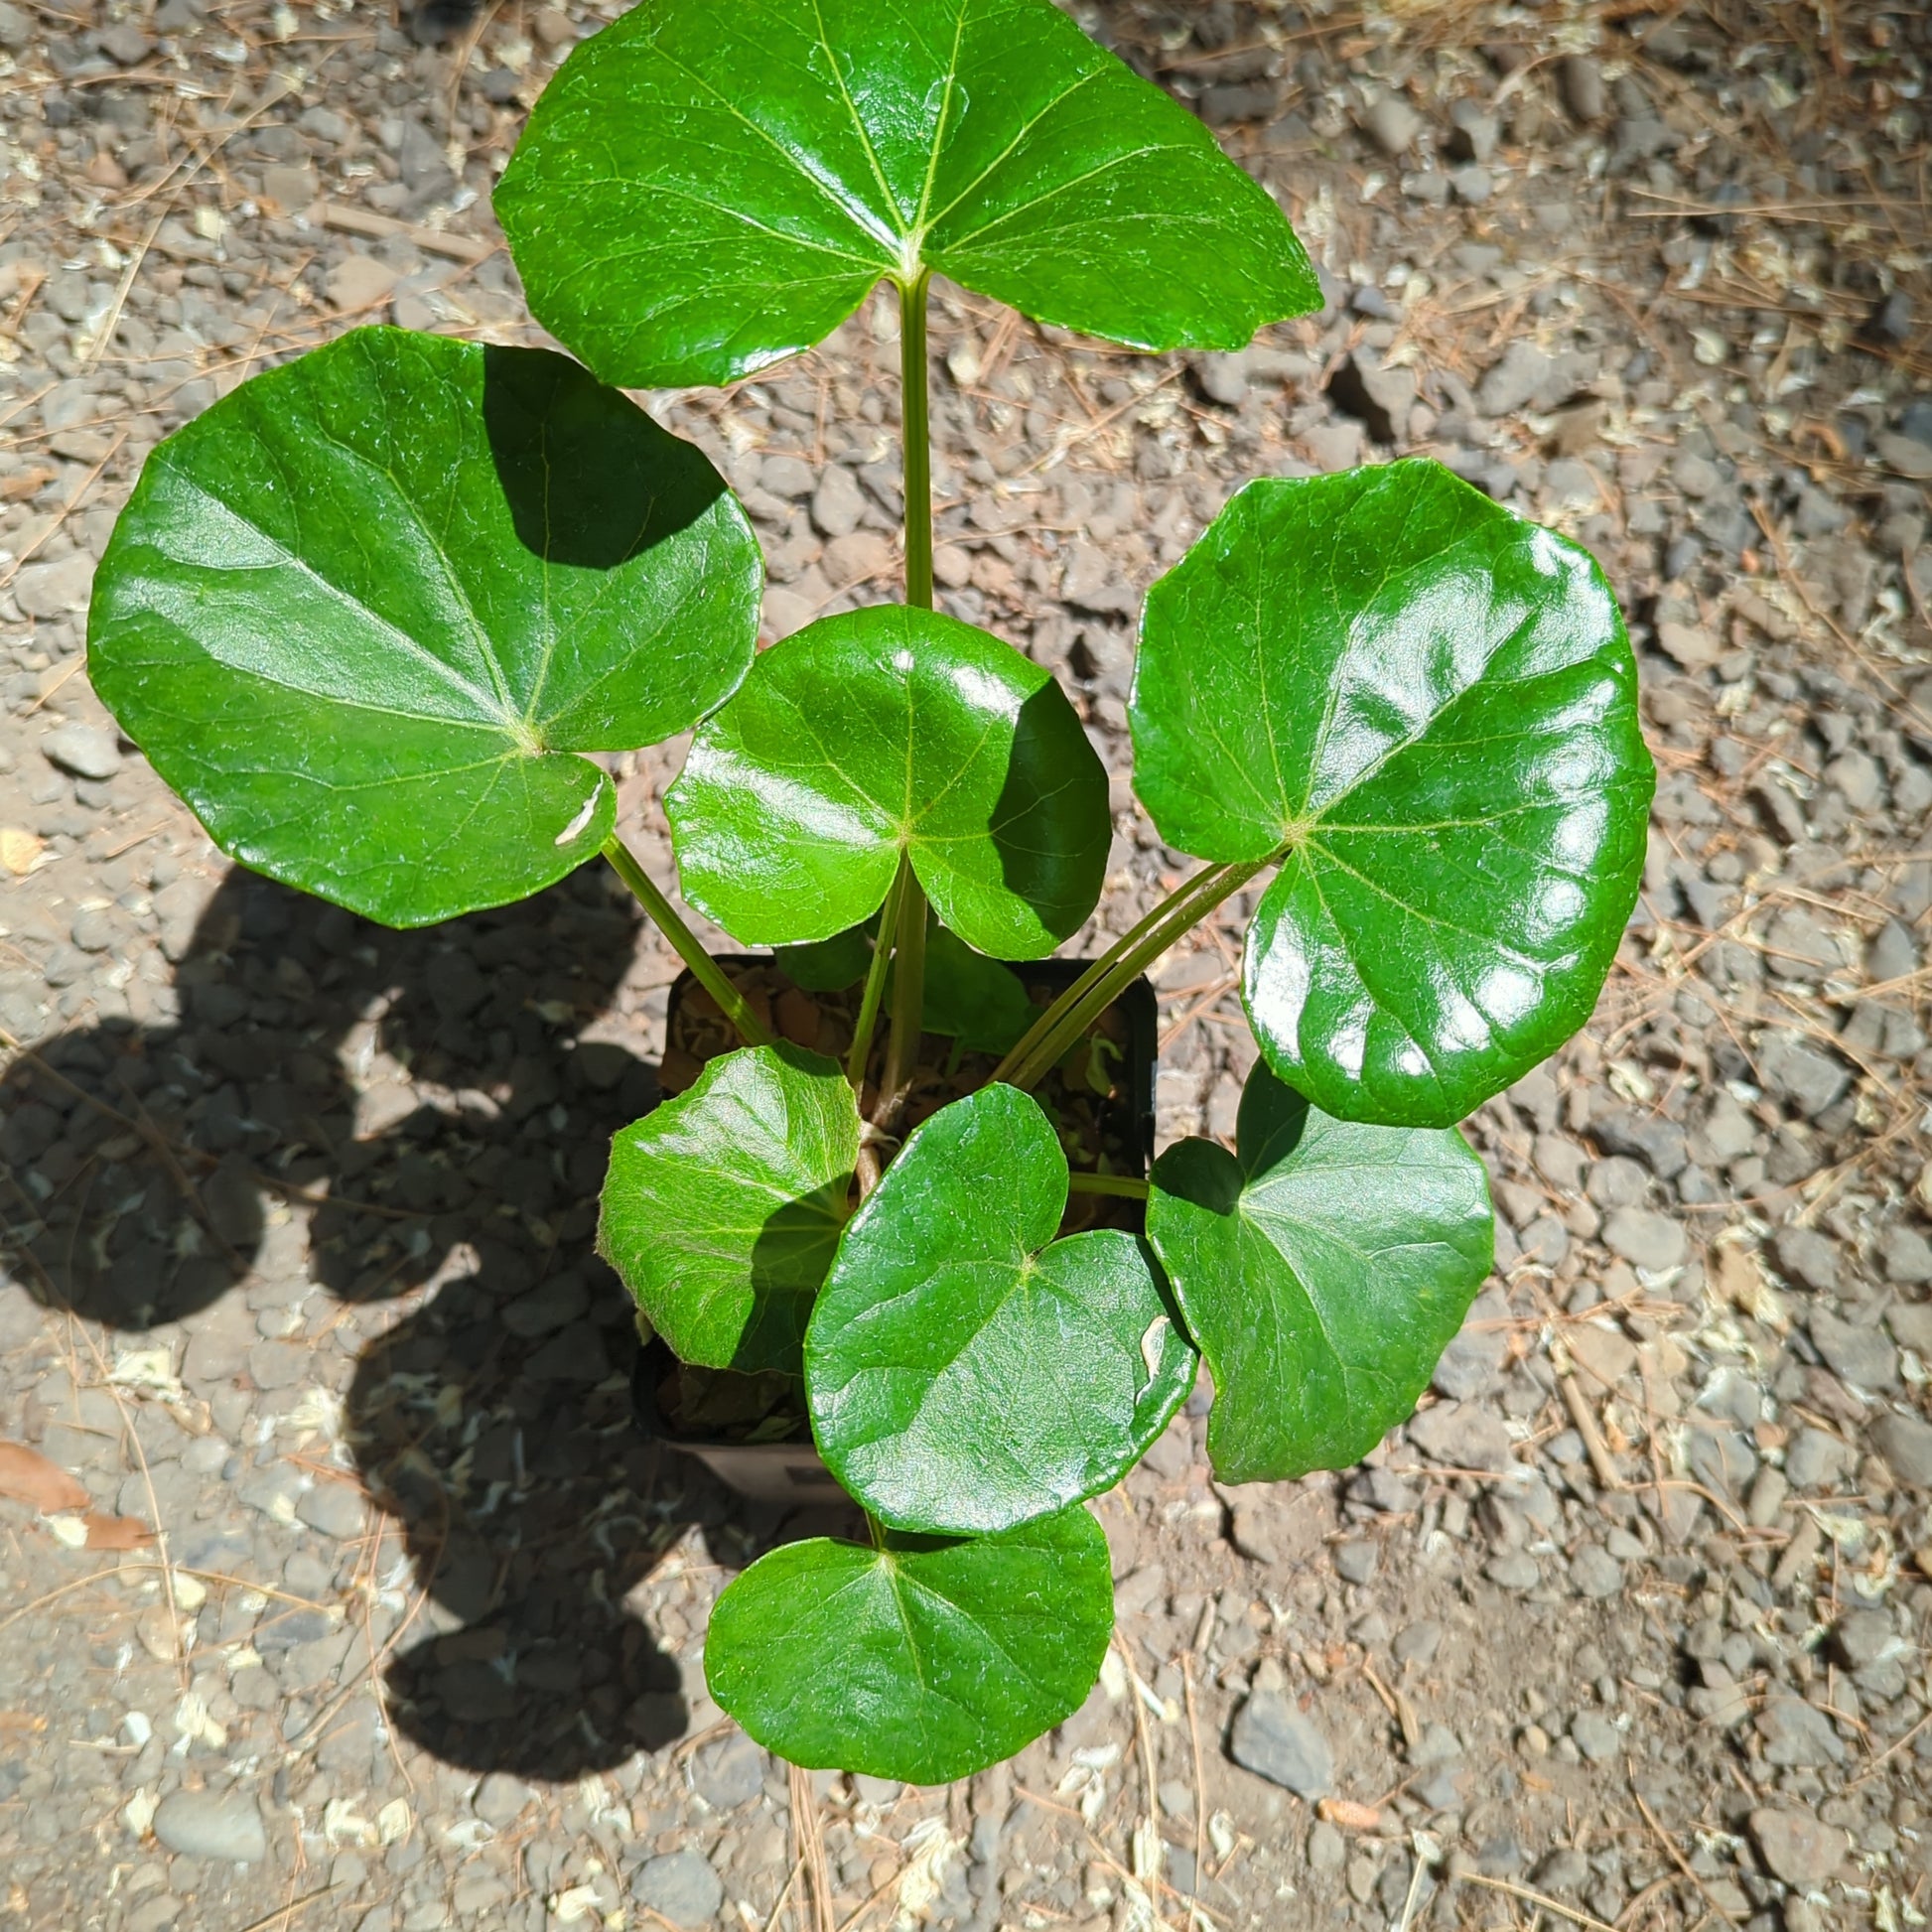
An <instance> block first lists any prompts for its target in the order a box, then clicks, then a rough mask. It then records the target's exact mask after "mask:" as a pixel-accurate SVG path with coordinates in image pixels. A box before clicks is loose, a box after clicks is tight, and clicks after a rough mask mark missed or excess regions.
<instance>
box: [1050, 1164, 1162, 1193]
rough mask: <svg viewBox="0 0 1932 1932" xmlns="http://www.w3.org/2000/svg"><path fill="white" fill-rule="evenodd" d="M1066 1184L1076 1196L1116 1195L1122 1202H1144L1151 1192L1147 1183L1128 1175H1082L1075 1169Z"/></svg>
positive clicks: (1067, 1178) (1068, 1176)
mask: <svg viewBox="0 0 1932 1932" xmlns="http://www.w3.org/2000/svg"><path fill="white" fill-rule="evenodd" d="M1066 1184H1067V1186H1068V1187H1069V1188H1070V1189H1071V1190H1072V1191H1073V1192H1074V1193H1076V1194H1118V1195H1119V1196H1120V1197H1121V1198H1122V1199H1123V1200H1146V1199H1147V1197H1148V1194H1149V1192H1150V1191H1151V1189H1150V1185H1149V1183H1148V1182H1147V1181H1145V1180H1136V1179H1135V1178H1134V1176H1133V1175H1132V1174H1130V1173H1080V1172H1079V1170H1078V1169H1077V1168H1076V1169H1075V1170H1074V1172H1073V1173H1070V1174H1068V1175H1067V1177H1066Z"/></svg>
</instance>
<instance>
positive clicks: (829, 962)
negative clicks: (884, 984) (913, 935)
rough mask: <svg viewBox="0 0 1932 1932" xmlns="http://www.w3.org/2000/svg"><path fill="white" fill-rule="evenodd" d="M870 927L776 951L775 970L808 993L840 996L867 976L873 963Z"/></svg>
mask: <svg viewBox="0 0 1932 1932" xmlns="http://www.w3.org/2000/svg"><path fill="white" fill-rule="evenodd" d="M873 937H874V933H873V928H872V927H871V926H869V925H855V926H848V927H847V928H846V930H845V931H843V932H835V933H833V935H832V936H831V938H829V939H813V940H811V941H809V942H808V943H807V944H805V945H802V946H779V947H778V948H777V949H776V956H777V962H778V970H779V971H780V972H781V973H783V974H784V976H785V978H786V979H788V980H789V981H790V982H791V983H792V985H793V986H802V987H803V988H804V989H805V991H806V992H807V993H843V992H844V991H845V989H846V988H847V987H848V986H852V985H855V984H856V983H857V982H858V981H860V980H862V979H864V978H865V976H866V968H867V967H868V966H870V965H871V964H872V942H873Z"/></svg>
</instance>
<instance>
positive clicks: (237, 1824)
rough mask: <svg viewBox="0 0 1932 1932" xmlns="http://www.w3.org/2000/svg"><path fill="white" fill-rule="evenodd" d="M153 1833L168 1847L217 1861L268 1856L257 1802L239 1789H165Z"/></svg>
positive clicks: (240, 1861)
mask: <svg viewBox="0 0 1932 1932" xmlns="http://www.w3.org/2000/svg"><path fill="white" fill-rule="evenodd" d="M154 1835H155V1837H156V1838H158V1839H159V1840H160V1841H161V1842H162V1844H163V1845H165V1846H166V1847H167V1848H168V1850H169V1851H171V1852H179V1853H182V1854H183V1855H184V1856H186V1857H188V1858H191V1859H210V1860H213V1861H215V1862H216V1863H222V1864H259V1863H261V1861H262V1860H263V1859H265V1858H267V1856H268V1834H267V1832H266V1831H265V1830H264V1829H263V1827H262V1815H261V1807H260V1806H259V1805H257V1804H256V1803H255V1801H254V1799H253V1798H251V1797H249V1796H248V1795H247V1794H246V1793H245V1792H240V1791H171V1792H169V1794H168V1795H167V1796H166V1797H165V1798H163V1799H162V1801H161V1802H160V1804H159V1805H157V1806H156V1807H155V1813H154Z"/></svg>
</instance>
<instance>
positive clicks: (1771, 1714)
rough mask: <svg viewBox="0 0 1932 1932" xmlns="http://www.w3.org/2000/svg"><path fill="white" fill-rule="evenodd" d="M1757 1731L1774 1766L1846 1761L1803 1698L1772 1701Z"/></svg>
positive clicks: (1820, 1715)
mask: <svg viewBox="0 0 1932 1932" xmlns="http://www.w3.org/2000/svg"><path fill="white" fill-rule="evenodd" d="M1928 1433H1932V1432H1928ZM1757 1731H1758V1735H1759V1736H1760V1737H1762V1738H1763V1739H1764V1755H1765V1757H1766V1759H1767V1760H1768V1761H1769V1762H1770V1763H1772V1764H1776V1765H1779V1766H1783V1767H1795V1768H1798V1769H1803V1770H1819V1769H1822V1768H1823V1767H1824V1766H1825V1765H1827V1764H1843V1763H1844V1762H1845V1746H1844V1744H1843V1743H1842V1742H1841V1741H1840V1740H1839V1734H1838V1731H1837V1729H1836V1727H1835V1726H1834V1725H1833V1723H1832V1721H1831V1719H1830V1718H1828V1717H1827V1716H1826V1715H1825V1714H1824V1712H1822V1711H1821V1710H1819V1709H1818V1707H1817V1706H1816V1705H1813V1704H1807V1703H1805V1702H1804V1700H1803V1699H1802V1698H1794V1697H1774V1698H1772V1699H1771V1700H1770V1702H1769V1703H1767V1704H1766V1705H1765V1707H1764V1709H1763V1710H1762V1711H1760V1712H1759V1713H1758V1714H1757Z"/></svg>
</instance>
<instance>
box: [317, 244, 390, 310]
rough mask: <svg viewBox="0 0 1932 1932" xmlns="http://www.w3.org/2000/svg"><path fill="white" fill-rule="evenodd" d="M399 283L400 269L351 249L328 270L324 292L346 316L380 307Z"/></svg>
mask: <svg viewBox="0 0 1932 1932" xmlns="http://www.w3.org/2000/svg"><path fill="white" fill-rule="evenodd" d="M401 280H402V270H401V269H399V268H395V267H392V266H391V265H390V264H389V263H388V262H385V261H378V260H377V259H376V258H375V257H374V256H373V255H363V254H358V253H356V252H355V251H354V250H352V249H351V250H350V252H349V253H347V254H346V255H345V256H344V257H343V258H342V260H341V261H339V262H338V263H337V264H336V266H335V267H334V268H332V269H331V270H330V271H329V273H328V276H327V277H326V278H325V280H324V282H323V293H324V294H326V295H327V296H328V298H329V300H330V301H331V302H332V303H333V304H334V305H335V306H336V307H337V308H338V309H340V310H341V311H342V312H343V313H344V314H345V315H353V314H357V313H359V312H361V311H362V310H365V309H374V308H378V307H380V306H381V304H383V303H384V302H386V301H388V299H389V298H390V296H391V295H393V294H394V293H395V288H396V284H397V283H398V282H400V281H401Z"/></svg>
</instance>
